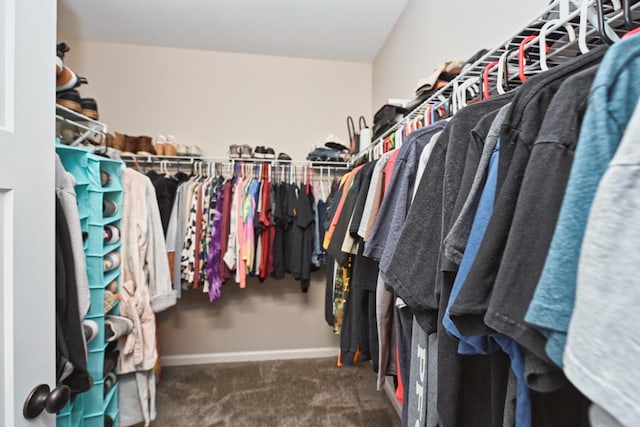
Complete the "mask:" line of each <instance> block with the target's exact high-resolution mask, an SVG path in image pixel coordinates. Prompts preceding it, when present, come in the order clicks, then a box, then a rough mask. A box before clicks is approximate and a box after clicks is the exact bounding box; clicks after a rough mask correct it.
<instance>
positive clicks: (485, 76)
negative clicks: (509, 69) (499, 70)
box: [482, 61, 498, 99]
mask: <svg viewBox="0 0 640 427" xmlns="http://www.w3.org/2000/svg"><path fill="white" fill-rule="evenodd" d="M497 66H498V61H493V62H489V63H488V64H487V66H486V67H484V70H482V98H483V99H489V98H490V97H491V96H490V95H489V73H490V72H491V70H493V69H494V68H495V67H497Z"/></svg>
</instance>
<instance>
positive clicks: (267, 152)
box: [264, 147, 276, 160]
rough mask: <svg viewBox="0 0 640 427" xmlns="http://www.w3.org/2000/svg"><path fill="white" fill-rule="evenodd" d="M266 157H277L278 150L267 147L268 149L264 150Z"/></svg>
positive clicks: (271, 158) (270, 158)
mask: <svg viewBox="0 0 640 427" xmlns="http://www.w3.org/2000/svg"><path fill="white" fill-rule="evenodd" d="M264 158H265V159H269V160H273V159H275V158H276V152H275V151H273V148H271V147H267V149H266V150H265V152H264Z"/></svg>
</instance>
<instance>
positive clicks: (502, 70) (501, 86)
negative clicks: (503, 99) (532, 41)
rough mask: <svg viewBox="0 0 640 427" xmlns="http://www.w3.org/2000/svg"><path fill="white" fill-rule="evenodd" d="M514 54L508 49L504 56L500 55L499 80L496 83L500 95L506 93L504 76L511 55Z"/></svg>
mask: <svg viewBox="0 0 640 427" xmlns="http://www.w3.org/2000/svg"><path fill="white" fill-rule="evenodd" d="M516 52H517V51H516ZM513 53H514V51H512V50H508V49H507V50H506V51H505V52H504V53H503V54H502V55H500V59H498V79H497V82H496V89H497V90H498V94H500V95H502V94H503V93H506V90H505V89H504V76H505V74H506V72H507V69H508V66H507V62H508V60H509V55H511V54H513Z"/></svg>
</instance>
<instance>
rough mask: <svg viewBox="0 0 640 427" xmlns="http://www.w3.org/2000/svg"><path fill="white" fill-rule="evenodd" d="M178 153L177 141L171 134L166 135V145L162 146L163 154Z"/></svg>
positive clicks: (171, 154) (173, 154)
mask: <svg viewBox="0 0 640 427" xmlns="http://www.w3.org/2000/svg"><path fill="white" fill-rule="evenodd" d="M177 154H178V142H177V141H176V137H175V136H173V135H167V145H165V146H164V155H165V156H176V155H177Z"/></svg>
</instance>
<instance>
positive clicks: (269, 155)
mask: <svg viewBox="0 0 640 427" xmlns="http://www.w3.org/2000/svg"><path fill="white" fill-rule="evenodd" d="M253 157H254V158H255V159H267V160H271V159H275V158H276V152H275V151H274V150H273V148H271V147H263V146H262V145H259V146H257V147H256V149H255V150H253Z"/></svg>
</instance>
